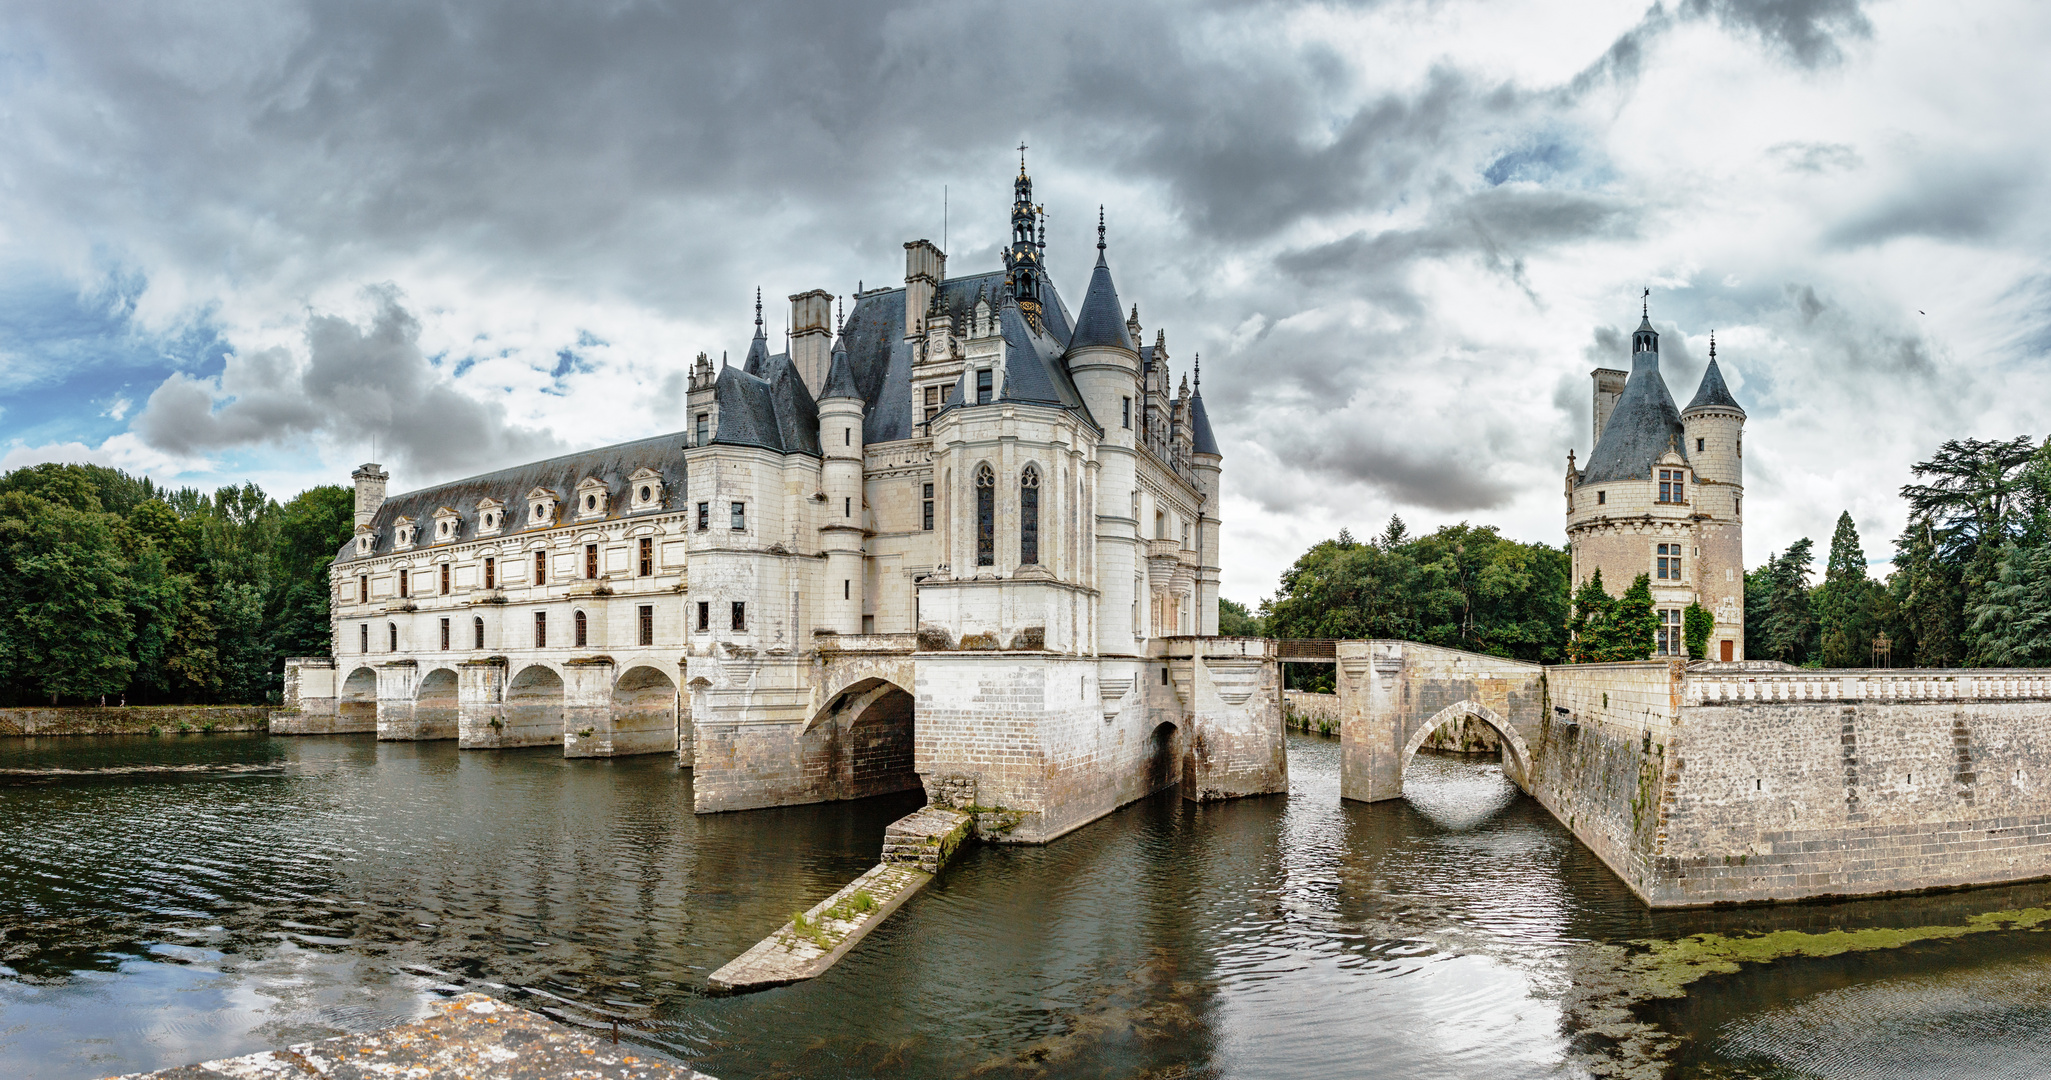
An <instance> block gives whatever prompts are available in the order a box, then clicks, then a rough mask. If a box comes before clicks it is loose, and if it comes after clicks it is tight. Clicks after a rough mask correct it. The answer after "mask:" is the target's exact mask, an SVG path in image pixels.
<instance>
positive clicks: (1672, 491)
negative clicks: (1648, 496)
mask: <svg viewBox="0 0 2051 1080" xmlns="http://www.w3.org/2000/svg"><path fill="white" fill-rule="evenodd" d="M1659 501H1660V502H1663V503H1684V502H1687V501H1688V473H1687V470H1685V469H1661V470H1659Z"/></svg>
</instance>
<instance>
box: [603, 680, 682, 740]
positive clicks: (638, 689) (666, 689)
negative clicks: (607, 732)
mask: <svg viewBox="0 0 2051 1080" xmlns="http://www.w3.org/2000/svg"><path fill="white" fill-rule="evenodd" d="M681 738H682V734H681V732H680V731H679V730H678V719H677V684H676V680H674V679H672V678H670V677H669V675H668V674H667V673H666V672H664V671H663V670H662V669H660V668H655V667H650V666H648V665H646V664H637V665H635V666H633V667H630V668H628V669H627V670H626V671H624V672H622V673H621V674H620V677H619V678H618V679H617V680H615V681H614V682H613V686H612V746H613V753H614V754H615V755H618V754H652V753H660V752H666V751H670V750H674V749H676V747H677V743H678V741H679V740H680V739H681Z"/></svg>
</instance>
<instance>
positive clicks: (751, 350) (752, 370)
mask: <svg viewBox="0 0 2051 1080" xmlns="http://www.w3.org/2000/svg"><path fill="white" fill-rule="evenodd" d="M768 363H769V338H768V337H766V336H764V335H763V333H762V324H761V323H759V322H758V323H756V324H755V340H753V341H750V342H748V358H747V359H745V360H743V361H741V370H742V371H745V372H747V373H748V374H750V375H757V376H759V375H761V374H762V370H763V368H764V367H766V366H767V365H768Z"/></svg>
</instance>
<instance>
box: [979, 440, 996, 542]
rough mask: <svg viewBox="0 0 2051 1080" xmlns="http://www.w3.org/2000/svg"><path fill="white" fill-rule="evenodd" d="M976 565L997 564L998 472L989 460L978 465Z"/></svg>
mask: <svg viewBox="0 0 2051 1080" xmlns="http://www.w3.org/2000/svg"><path fill="white" fill-rule="evenodd" d="M976 565H977V566H995V565H997V473H996V471H995V470H994V469H992V468H990V463H989V462H987V461H986V462H983V463H982V464H980V465H977V466H976Z"/></svg>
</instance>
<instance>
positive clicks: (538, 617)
mask: <svg viewBox="0 0 2051 1080" xmlns="http://www.w3.org/2000/svg"><path fill="white" fill-rule="evenodd" d="M534 647H535V648H537V649H546V648H548V612H546V611H537V612H535V613H534Z"/></svg>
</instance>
